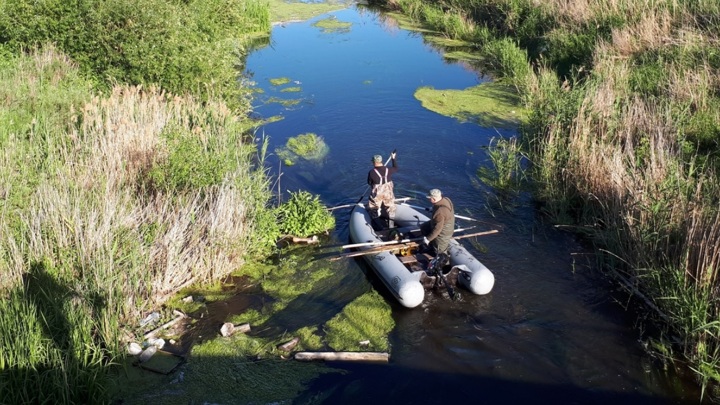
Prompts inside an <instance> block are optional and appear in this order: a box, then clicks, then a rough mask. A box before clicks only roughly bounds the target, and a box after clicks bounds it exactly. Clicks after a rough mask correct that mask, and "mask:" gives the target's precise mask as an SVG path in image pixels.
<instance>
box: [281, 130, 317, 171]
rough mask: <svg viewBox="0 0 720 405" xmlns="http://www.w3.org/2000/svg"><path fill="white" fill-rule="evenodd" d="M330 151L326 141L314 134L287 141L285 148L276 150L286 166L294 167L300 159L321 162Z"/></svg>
mask: <svg viewBox="0 0 720 405" xmlns="http://www.w3.org/2000/svg"><path fill="white" fill-rule="evenodd" d="M329 151H330V149H329V148H328V146H327V144H326V143H325V140H323V138H322V137H321V136H318V135H316V134H314V133H307V134H302V135H298V136H296V137H293V138H290V139H288V140H287V142H286V144H285V147H283V148H277V149H275V153H277V155H278V157H280V159H282V160H283V161H284V162H285V164H286V165H288V166H292V165H293V164H295V162H296V161H298V160H299V159H303V160H307V161H320V160H322V159H323V158H324V157H325V156H326V155H327V154H328V152H329Z"/></svg>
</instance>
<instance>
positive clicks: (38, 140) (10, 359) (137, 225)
mask: <svg viewBox="0 0 720 405" xmlns="http://www.w3.org/2000/svg"><path fill="white" fill-rule="evenodd" d="M269 26H270V23H269V14H268V6H267V4H265V3H263V2H260V1H254V0H252V1H239V0H238V1H232V0H219V1H211V2H200V1H197V2H192V1H191V2H165V1H153V0H146V1H142V2H140V3H137V2H129V1H123V0H115V1H109V2H104V1H103V2H100V1H90V0H88V1H80V2H72V3H66V2H61V1H42V2H33V3H27V2H23V1H5V2H3V3H2V5H1V6H0V32H1V33H2V34H1V35H0V51H1V52H0V55H1V57H0V93H2V96H1V97H0V123H2V125H0V144H1V145H2V148H1V149H0V150H1V152H0V156H1V158H2V164H1V165H0V173H1V175H0V197H2V198H1V199H0V208H1V209H2V221H1V222H0V263H1V266H2V271H0V330H1V331H2V332H0V392H1V393H2V395H1V397H2V400H1V401H0V402H3V403H48V402H50V403H106V402H109V393H108V391H107V389H106V387H107V375H108V374H107V372H108V369H109V368H110V367H111V366H112V365H113V363H114V362H115V359H117V358H118V357H119V356H121V355H122V353H123V352H124V349H125V348H124V346H123V342H125V341H127V340H128V339H131V338H132V335H133V334H134V333H135V332H138V331H137V330H136V329H135V328H136V327H137V325H138V323H139V320H140V319H142V318H143V317H144V315H146V314H147V312H149V311H150V310H151V309H154V308H157V307H158V306H159V304H161V303H163V302H164V301H165V300H167V299H168V297H170V296H171V295H172V294H174V293H175V292H176V291H178V290H179V289H181V288H182V287H183V286H186V285H190V284H192V283H197V282H203V281H208V280H214V279H217V278H220V277H222V276H224V275H226V274H229V273H230V272H232V271H233V270H236V269H237V268H238V267H239V266H241V265H242V264H243V263H244V262H245V261H246V260H247V259H249V258H253V257H258V256H263V255H266V254H267V253H268V252H269V251H271V249H272V248H273V247H274V242H275V240H276V238H277V236H278V234H277V232H279V230H278V228H277V225H276V224H275V221H276V219H275V217H274V216H273V215H272V213H271V212H270V211H269V210H268V209H267V208H268V207H267V206H268V201H269V200H270V198H271V195H270V192H269V187H268V186H269V184H268V181H269V180H268V179H267V177H266V176H265V173H264V171H263V169H262V168H261V165H260V166H258V165H257V162H258V161H260V162H261V161H262V159H263V156H262V154H263V151H264V147H263V144H257V143H256V140H255V139H254V138H253V136H252V125H253V123H252V122H250V121H248V120H247V118H246V116H245V114H246V113H247V111H248V110H249V106H250V102H249V95H250V93H249V90H248V89H245V88H243V87H241V86H238V83H237V76H238V72H237V70H236V66H237V65H238V64H239V59H238V58H239V57H240V56H241V55H242V54H243V52H244V51H243V49H244V45H243V44H244V43H245V42H244V38H245V37H246V36H248V35H250V34H253V33H255V34H258V33H259V34H260V35H267V34H268V29H269Z"/></svg>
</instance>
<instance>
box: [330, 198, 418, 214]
mask: <svg viewBox="0 0 720 405" xmlns="http://www.w3.org/2000/svg"><path fill="white" fill-rule="evenodd" d="M363 196H364V194H363ZM411 199H412V197H403V198H396V199H395V202H396V203H402V202H405V201H407V200H411ZM356 205H358V203H354V204H344V205H338V206H336V207H330V208H328V209H327V210H328V211H334V210H339V209H340V208H348V207H354V206H356Z"/></svg>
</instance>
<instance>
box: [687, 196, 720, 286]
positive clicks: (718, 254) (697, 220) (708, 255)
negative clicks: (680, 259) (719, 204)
mask: <svg viewBox="0 0 720 405" xmlns="http://www.w3.org/2000/svg"><path fill="white" fill-rule="evenodd" d="M700 189H701V188H700V187H699V188H698V192H701V191H700ZM688 216H689V221H688V226H687V238H686V243H687V255H686V256H685V263H684V264H685V266H684V268H685V269H686V273H687V274H688V276H690V277H691V278H692V279H693V280H695V281H696V282H697V283H698V284H699V285H700V286H702V287H706V288H711V289H714V291H718V289H717V286H718V283H719V282H720V281H719V280H718V276H717V273H718V269H720V212H717V211H716V210H712V209H708V207H702V206H695V207H694V209H693V210H692V211H690V212H689V213H688ZM718 293H719V292H716V294H718Z"/></svg>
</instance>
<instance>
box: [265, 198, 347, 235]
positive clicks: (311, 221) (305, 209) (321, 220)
mask: <svg viewBox="0 0 720 405" xmlns="http://www.w3.org/2000/svg"><path fill="white" fill-rule="evenodd" d="M277 210H278V212H277V217H278V221H279V222H280V224H281V225H280V232H282V233H284V234H286V235H295V236H300V237H307V236H311V235H317V234H319V233H322V232H327V231H329V230H331V229H333V228H334V227H335V217H334V216H333V215H332V214H331V213H330V212H329V211H328V210H327V209H326V207H325V206H324V205H323V204H322V203H321V202H320V197H319V196H313V195H312V194H310V193H308V192H307V191H298V192H290V199H289V200H288V201H287V202H286V203H284V204H282V205H280V206H279V207H278V208H277Z"/></svg>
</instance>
